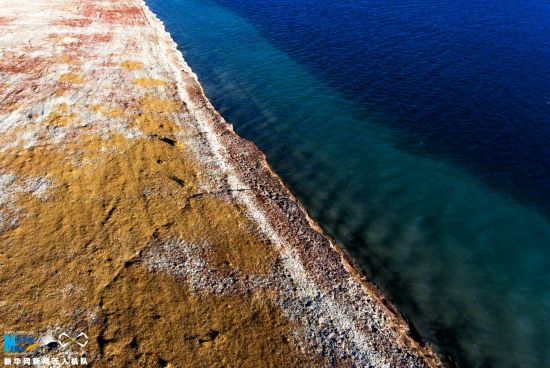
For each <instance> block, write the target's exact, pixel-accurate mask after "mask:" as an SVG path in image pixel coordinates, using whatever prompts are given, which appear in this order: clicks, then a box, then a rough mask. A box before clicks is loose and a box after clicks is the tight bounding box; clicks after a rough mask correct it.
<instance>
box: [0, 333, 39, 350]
mask: <svg viewBox="0 0 550 368" xmlns="http://www.w3.org/2000/svg"><path fill="white" fill-rule="evenodd" d="M35 341H36V340H35V338H34V337H33V336H32V335H29V334H17V333H15V334H4V353H24V352H25V351H26V349H27V347H29V346H31V345H33V344H34V343H35Z"/></svg>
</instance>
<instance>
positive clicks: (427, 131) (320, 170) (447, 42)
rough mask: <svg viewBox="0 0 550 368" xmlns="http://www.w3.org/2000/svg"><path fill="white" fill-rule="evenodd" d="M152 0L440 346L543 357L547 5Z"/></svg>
mask: <svg viewBox="0 0 550 368" xmlns="http://www.w3.org/2000/svg"><path fill="white" fill-rule="evenodd" d="M147 3H148V4H149V6H150V7H151V9H152V10H153V11H154V12H155V13H156V14H157V15H158V16H159V17H160V18H161V19H162V20H163V21H164V22H165V23H166V26H167V29H168V31H169V32H171V33H172V35H173V37H174V39H175V40H176V42H177V43H178V45H179V48H180V50H181V51H182V52H183V54H184V57H185V58H186V61H187V62H188V63H189V64H190V66H191V67H192V68H193V70H194V71H195V72H196V73H197V74H198V76H199V79H200V81H201V83H202V84H203V86H204V87H205V90H206V93H207V95H208V97H209V98H210V99H211V101H212V102H213V104H214V106H215V107H216V108H217V109H218V110H219V111H220V112H221V113H222V115H224V117H225V118H226V119H227V120H228V121H230V122H232V123H233V124H234V125H235V129H236V131H237V132H238V133H239V134H241V135H242V136H244V137H246V138H248V139H251V140H252V141H254V142H255V143H256V144H257V145H258V146H259V147H260V148H261V149H262V150H263V152H265V153H266V155H267V157H268V160H269V162H270V164H271V165H272V166H273V167H274V169H275V171H276V172H277V173H278V174H280V175H281V177H282V178H283V179H284V180H285V182H286V183H287V184H288V186H289V188H290V189H291V190H292V191H293V192H294V193H295V194H296V195H297V196H298V198H299V199H300V200H301V201H302V202H303V203H304V205H305V207H306V208H307V209H308V211H309V212H310V213H311V214H312V216H313V217H314V218H315V219H316V220H318V221H319V223H320V224H321V225H322V227H323V228H324V229H325V230H326V231H327V232H328V233H329V234H331V235H332V236H334V237H335V238H336V239H337V240H338V241H339V242H341V243H342V244H343V245H344V246H345V247H346V249H347V250H348V251H349V252H350V253H351V254H352V255H353V256H354V258H355V259H356V260H357V261H358V262H359V263H360V265H361V267H362V268H363V270H364V272H365V273H366V274H367V276H368V277H369V278H370V279H371V280H373V281H374V282H375V283H376V284H377V285H378V286H379V287H380V288H381V289H382V290H383V291H384V293H386V295H388V296H389V298H390V299H391V300H392V301H394V302H395V303H396V304H397V305H398V306H399V309H400V310H401V311H402V312H403V313H404V314H405V315H406V316H407V317H408V318H409V319H410V320H411V321H412V322H413V323H414V325H415V326H416V328H417V329H418V330H419V332H420V334H421V335H422V336H423V337H424V338H425V339H427V340H428V341H429V342H430V343H431V344H432V345H433V346H434V348H435V349H436V350H437V351H438V352H439V353H440V354H441V356H443V357H451V358H449V360H453V361H454V362H456V363H457V364H459V366H464V367H470V366H471V367H543V366H550V360H549V358H548V353H550V318H549V312H548V309H549V307H550V293H549V291H550V278H549V276H550V257H549V255H550V249H549V244H550V226H549V225H550V221H549V220H548V213H549V203H550V200H549V198H550V189H549V179H548V177H549V172H548V162H549V159H550V154H549V147H550V144H549V143H550V136H549V129H550V119H549V118H548V117H549V108H550V106H549V105H550V104H549V103H548V102H549V101H550V95H549V90H550V89H549V88H548V87H549V81H550V78H549V76H550V67H549V60H550V58H548V56H549V54H548V53H549V50H550V49H549V48H548V47H547V46H549V45H548V37H547V36H548V30H549V26H548V21H547V19H550V18H549V16H550V10H549V6H548V4H547V3H544V2H542V1H523V2H520V1H508V2H504V3H503V2H496V1H488V2H483V3H481V4H478V2H474V1H464V2H461V3H460V4H459V3H457V2H451V1H437V2H435V1H422V2H419V1H396V0H388V1H344V0H333V1H328V0H326V1H325V0H314V1H308V2H299V1H294V2H290V1H284V0H281V1H274V0H270V1H268V0H255V1H248V0H239V1H226V0H218V1H214V0H162V1H161V0H148V1H147Z"/></svg>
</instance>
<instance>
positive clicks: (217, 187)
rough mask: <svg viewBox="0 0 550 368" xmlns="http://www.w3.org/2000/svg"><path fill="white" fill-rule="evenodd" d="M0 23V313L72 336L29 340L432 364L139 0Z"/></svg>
mask: <svg viewBox="0 0 550 368" xmlns="http://www.w3.org/2000/svg"><path fill="white" fill-rule="evenodd" d="M0 30H1V32H0V53H1V59H0V152H1V154H0V315H1V316H2V317H3V318H2V319H1V320H0V327H1V329H2V331H15V332H17V331H31V332H32V333H33V334H34V335H35V336H36V337H37V340H38V343H37V346H39V345H40V344H41V343H42V345H44V346H45V343H48V342H50V343H51V342H55V341H57V340H58V339H59V336H61V335H62V334H63V333H66V334H67V335H70V336H76V335H78V334H80V333H82V332H84V333H85V334H86V337H87V338H89V341H88V342H87V343H86V344H84V345H85V346H80V350H79V352H76V353H75V352H74V351H69V350H68V348H67V349H65V348H64V346H62V345H63V344H61V347H60V346H57V348H55V349H49V350H45V349H44V348H42V349H37V350H36V351H33V350H32V349H30V350H29V351H28V352H27V353H25V354H27V355H28V357H29V358H31V357H32V358H38V359H40V358H43V357H44V356H46V355H48V356H51V358H55V357H57V356H59V359H62V358H63V357H64V355H63V354H65V355H66V354H80V356H79V358H81V357H82V356H85V357H86V358H87V359H86V362H87V364H88V365H91V366H94V367H123V366H136V367H138V366H139V367H156V366H159V367H163V366H170V367H216V366H220V367H221V366H224V367H263V366H272V367H294V366H305V367H323V366H327V367H339V366H342V367H437V366H440V362H439V360H438V358H437V357H436V356H435V354H434V353H433V352H432V351H431V350H430V348H429V347H428V346H427V345H424V344H422V343H421V342H419V341H417V340H415V339H414V338H413V337H411V333H410V331H409V328H408V326H407V324H406V322H405V321H404V320H403V318H402V317H401V316H400V315H399V313H397V312H396V311H395V309H394V308H393V307H392V306H391V305H390V304H389V303H388V302H387V301H386V300H385V299H384V297H383V295H381V293H380V292H379V291H378V290H377V289H376V288H375V287H374V286H373V285H371V284H370V283H369V282H368V281H366V280H365V279H364V278H363V277H362V276H361V275H360V274H359V273H358V272H357V271H356V270H355V269H354V267H353V266H352V265H351V263H350V261H349V260H348V258H347V257H346V255H345V254H344V252H343V251H342V250H341V248H340V246H339V245H338V244H336V243H335V242H334V241H332V240H331V239H329V238H328V237H327V236H325V235H323V233H322V232H321V230H320V228H319V227H318V226H317V225H316V224H315V222H314V221H312V220H311V219H310V218H309V217H308V215H307V213H306V211H305V210H304V209H303V207H302V206H301V205H300V203H299V202H298V201H297V200H296V199H295V198H294V197H293V196H292V194H291V193H289V191H288V190H287V189H286V188H285V186H284V184H283V183H282V182H281V180H280V179H279V178H278V176H277V175H276V174H274V173H273V172H272V171H271V169H270V168H269V166H268V164H267V162H266V160H265V157H264V155H263V154H262V153H261V152H260V151H259V150H258V149H257V148H256V147H255V146H254V144H252V143H251V142H248V141H246V140H244V139H242V138H240V137H239V136H238V135H237V134H235V133H234V132H233V130H232V127H231V125H230V124H228V123H227V122H225V121H224V119H223V118H222V117H221V116H220V115H219V114H218V113H217V112H216V111H215V109H214V108H213V107H212V105H211V104H210V102H209V101H208V99H207V98H206V97H205V95H204V92H203V90H202V88H201V86H200V84H199V82H198V80H197V77H196V76H195V74H194V73H193V72H192V71H191V70H190V68H189V67H188V66H187V64H186V63H185V61H184V59H183V57H182V55H181V53H180V52H179V51H178V50H177V48H176V45H175V44H174V42H173V41H172V39H171V37H170V35H169V34H168V33H166V32H165V30H164V27H163V25H162V23H161V22H160V21H159V20H158V19H157V18H156V16H155V15H154V14H153V13H151V12H150V11H149V9H148V8H147V6H146V4H145V3H144V2H143V1H141V0H102V1H91V0H78V1H77V0H55V1H43V0H28V1H24V2H20V1H13V0H0ZM39 347H40V346H39ZM4 355H5V356H4V358H8V359H16V358H17V357H15V356H14V357H12V356H11V355H6V354H4ZM27 355H24V356H27ZM17 359H18V358H17ZM10 361H11V360H10ZM4 363H6V361H4ZM43 365H46V364H43Z"/></svg>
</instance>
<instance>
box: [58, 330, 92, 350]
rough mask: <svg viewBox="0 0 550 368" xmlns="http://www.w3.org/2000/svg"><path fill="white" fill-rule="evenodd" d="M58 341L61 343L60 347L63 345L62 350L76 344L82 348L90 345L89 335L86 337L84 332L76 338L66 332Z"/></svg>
mask: <svg viewBox="0 0 550 368" xmlns="http://www.w3.org/2000/svg"><path fill="white" fill-rule="evenodd" d="M57 340H58V341H59V345H61V347H62V348H65V347H67V346H69V345H71V344H76V345H78V346H80V347H81V348H83V347H85V346H86V345H88V335H86V334H85V333H84V332H81V333H79V334H78V335H76V336H75V337H70V336H69V335H67V334H66V333H65V332H63V333H62V334H61V335H59V337H58V338H57Z"/></svg>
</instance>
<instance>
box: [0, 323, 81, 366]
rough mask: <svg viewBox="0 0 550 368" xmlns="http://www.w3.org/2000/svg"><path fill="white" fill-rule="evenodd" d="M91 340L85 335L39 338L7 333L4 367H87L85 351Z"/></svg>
mask: <svg viewBox="0 0 550 368" xmlns="http://www.w3.org/2000/svg"><path fill="white" fill-rule="evenodd" d="M88 342H89V338H88V335H86V333H84V332H80V333H77V334H70V333H67V332H62V333H61V334H59V336H58V337H57V339H56V338H55V337H52V335H51V334H47V335H45V336H41V337H40V338H36V337H35V336H34V335H33V334H31V333H27V332H7V333H4V355H5V356H4V359H3V363H4V366H37V367H38V366H42V367H43V366H85V365H88V359H87V356H88V354H87V353H86V352H85V351H84V347H86V345H88Z"/></svg>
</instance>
